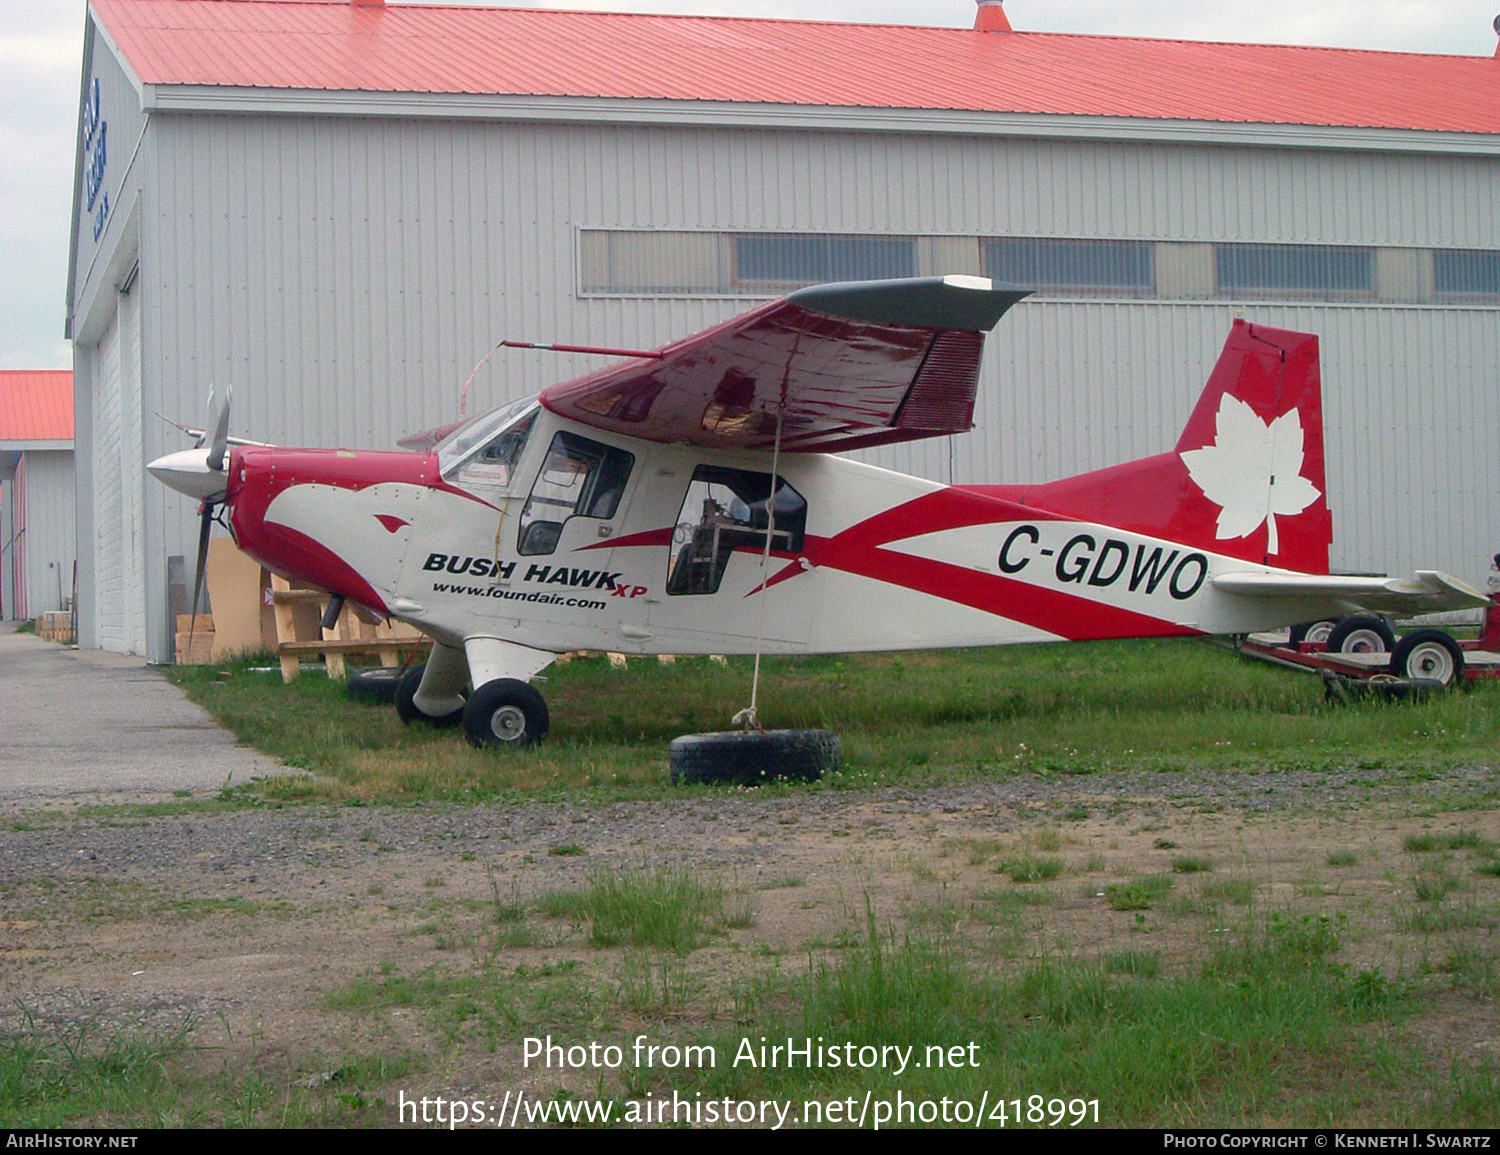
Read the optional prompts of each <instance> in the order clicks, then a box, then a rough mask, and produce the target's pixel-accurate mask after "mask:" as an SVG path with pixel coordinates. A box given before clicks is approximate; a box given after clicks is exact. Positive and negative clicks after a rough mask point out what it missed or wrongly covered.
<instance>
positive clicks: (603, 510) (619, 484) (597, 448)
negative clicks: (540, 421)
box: [516, 433, 635, 557]
mask: <svg viewBox="0 0 1500 1155" xmlns="http://www.w3.org/2000/svg"><path fill="white" fill-rule="evenodd" d="M634 465H635V457H634V456H633V455H632V454H629V453H626V452H625V451H624V450H623V449H615V448H614V447H613V446H609V445H601V444H600V443H599V442H597V441H590V440H589V439H588V438H587V437H579V436H578V435H577V434H576V433H558V434H556V435H554V436H553V438H552V444H551V445H550V446H549V447H548V448H547V460H546V461H545V462H543V464H542V471H541V473H539V474H538V475H537V479H536V484H535V485H533V486H532V487H531V496H530V497H528V498H527V499H526V505H525V507H524V508H523V509H522V510H521V529H520V540H519V542H518V543H517V546H516V552H518V553H520V554H522V555H523V556H528V557H534V556H536V555H538V554H549V553H551V552H552V551H553V550H555V549H556V548H557V542H558V539H559V538H560V537H561V536H562V530H563V525H564V523H565V522H567V520H568V519H569V518H570V517H594V518H599V519H600V520H608V519H609V518H611V517H614V515H615V511H616V510H618V509H619V508H620V498H621V497H622V496H624V493H625V483H626V482H627V481H629V480H630V470H631V469H632V467H634Z"/></svg>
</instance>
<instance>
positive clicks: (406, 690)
mask: <svg viewBox="0 0 1500 1155" xmlns="http://www.w3.org/2000/svg"><path fill="white" fill-rule="evenodd" d="M426 670H427V667H426V666H425V665H423V666H413V667H412V668H411V669H409V670H407V671H406V673H404V674H402V675H401V681H400V682H399V683H398V684H397V686H396V715H397V717H399V718H400V719H401V721H402V722H404V723H406V725H408V726H410V725H411V724H412V723H413V722H426V723H427V724H428V725H429V726H436V727H438V728H439V729H441V730H446V729H447V728H448V727H449V726H457V725H458V724H459V723H460V722H462V721H463V720H464V712H463V710H462V709H458V710H454V711H453V712H452V713H451V714H444V715H443V716H442V717H440V718H434V717H432V716H431V715H430V714H426V713H424V712H423V711H422V708H421V707H420V706H418V705H417V702H416V697H417V687H419V686H420V685H421V684H422V675H423V673H424V672H426Z"/></svg>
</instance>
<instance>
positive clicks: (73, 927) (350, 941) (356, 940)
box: [0, 768, 1500, 1088]
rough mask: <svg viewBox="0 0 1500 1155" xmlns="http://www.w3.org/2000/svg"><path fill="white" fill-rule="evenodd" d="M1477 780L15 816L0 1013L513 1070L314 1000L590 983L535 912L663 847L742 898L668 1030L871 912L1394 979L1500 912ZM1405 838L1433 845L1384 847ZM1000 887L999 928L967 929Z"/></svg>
mask: <svg viewBox="0 0 1500 1155" xmlns="http://www.w3.org/2000/svg"><path fill="white" fill-rule="evenodd" d="M1493 781H1494V772H1493V771H1491V770H1488V769H1483V768H1476V769H1473V770H1470V771H1463V772H1459V773H1456V774H1452V775H1448V776H1445V777H1444V778H1442V779H1441V780H1435V779H1429V780H1418V781H1413V780H1411V779H1410V778H1407V777H1401V776H1399V775H1397V774H1395V773H1393V772H1381V771H1372V772H1368V773H1364V774H1361V775H1358V776H1354V775H1349V776H1333V775H1326V774H1324V775H1311V774H1294V773H1285V774H1265V775H1230V774H1214V775H1212V776H1209V775H1204V776H1202V777H1194V776H1191V775H1186V774H1174V775H1156V776H1140V777H1131V778H1129V779H1126V778H1123V777H1122V778H1119V779H1108V778H1105V777H1103V776H1092V777H1088V778H1079V779H1067V778H1051V779H1043V778H1035V777H1017V778H1014V779H1011V780H1008V781H1005V782H996V783H979V784H972V785H965V786H960V787H946V788H941V789H931V790H899V791H897V790H879V791H860V792H855V791H850V792H840V791H802V792H790V793H786V794H782V795H773V794H758V793H757V792H755V791H741V792H728V793H724V794H722V795H705V794H695V795H693V796H691V797H685V798H684V799H682V800H670V801H655V802H616V803H611V804H604V805H601V806H597V807H591V806H586V805H578V804H526V805H521V806H511V807H491V806H474V807H458V806H410V807H359V806H327V805H304V806H287V807H283V808H276V809H273V808H259V809H251V810H236V811H228V812H223V813H214V814H211V813H187V814H167V815H163V816H154V817H147V816H142V815H141V812H140V811H138V810H130V809H125V810H121V811H119V812H108V811H105V812H100V813H96V814H93V815H91V816H81V815H80V814H79V813H78V812H77V810H76V806H75V805H74V804H55V805H52V806H50V807H48V808H45V809H44V808H41V807H40V804H38V803H35V802H33V803H29V804H20V803H13V804H10V805H8V806H7V807H6V808H5V809H4V811H0V975H3V976H4V979H3V981H4V988H5V991H6V993H7V998H6V999H5V1005H4V1006H3V1007H0V1029H3V1030H7V1031H16V1030H21V1029H32V1030H40V1031H66V1030H70V1029H76V1028H77V1027H78V1026H80V1025H84V1024H87V1025H89V1027H90V1029H92V1030H94V1031H95V1032H100V1031H105V1032H107V1031H111V1030H115V1029H124V1030H129V1031H146V1032H159V1033H164V1034H170V1033H172V1032H174V1031H176V1030H179V1029H181V1028H182V1027H184V1026H188V1025H192V1026H193V1027H194V1028H195V1030H194V1035H193V1038H194V1040H195V1041H196V1042H197V1044H198V1045H200V1046H202V1047H204V1048H206V1049H207V1050H210V1051H212V1053H213V1054H214V1055H215V1056H217V1057H218V1058H219V1059H221V1060H224V1061H228V1062H235V1063H238V1062H267V1061H269V1060H270V1059H272V1058H277V1059H278V1060H279V1061H280V1063H281V1065H282V1066H284V1067H285V1068H286V1069H287V1070H289V1071H299V1070H303V1071H305V1070H308V1069H316V1067H317V1065H318V1064H319V1063H323V1062H333V1063H336V1062H338V1061H339V1056H341V1055H345V1054H351V1053H359V1052H361V1051H367V1050H368V1049H369V1048H370V1047H371V1046H372V1045H374V1043H375V1042H378V1043H379V1045H380V1046H381V1047H382V1048H384V1049H386V1050H389V1049H391V1048H392V1047H393V1046H396V1047H409V1048H412V1049H415V1050H417V1051H419V1052H421V1053H423V1054H425V1055H428V1056H431V1057H432V1062H433V1064H434V1066H432V1067H430V1068H429V1070H428V1073H427V1074H426V1075H425V1076H424V1079H425V1080H426V1081H428V1082H430V1081H432V1080H433V1079H437V1080H438V1081H439V1083H441V1084H442V1085H444V1086H447V1087H449V1088H460V1087H463V1086H485V1085H492V1084H495V1083H497V1082H500V1081H508V1082H514V1080H515V1077H516V1074H517V1069H518V1067H519V1061H518V1059H519V1046H520V1033H521V1032H520V1031H518V1032H517V1035H516V1038H515V1039H514V1040H509V1041H505V1042H502V1044H501V1045H499V1046H498V1047H497V1048H496V1049H494V1050H493V1051H490V1050H489V1049H488V1048H482V1047H457V1048H453V1047H445V1045H444V1044H443V1043H442V1042H441V1041H440V1040H439V1039H438V1038H437V1037H436V1036H435V1034H434V1033H433V1030H432V1028H431V1026H430V1021H429V1019H428V1018H427V1017H424V1015H423V1014H422V1013H421V1012H420V1011H419V1010H417V1009H411V1008H399V1007H398V1008H394V1009H384V1010H382V1011H381V1012H379V1013H375V1014H372V1013H370V1012H369V1011H368V1010H363V1009H359V1008H355V1007H350V1006H347V1005H338V1004H337V1002H336V1001H330V994H331V993H334V992H338V991H341V990H347V989H349V986H350V984H351V983H354V982H356V981H357V980H359V979H360V978H361V977H365V978H368V977H370V976H377V975H390V974H397V975H420V974H423V973H425V972H429V971H432V970H436V971H439V972H442V973H462V972H477V971H479V970H483V969H484V968H486V967H489V968H496V969H497V970H498V971H499V972H503V973H512V972H515V971H516V969H517V968H524V967H544V966H551V967H556V966H558V965H559V964H560V963H563V962H567V963H569V964H570V965H573V966H576V968H577V973H578V974H579V975H580V976H582V977H583V978H584V980H585V981H590V982H596V983H597V984H598V985H599V986H600V987H601V988H602V989H609V988H610V987H611V985H612V984H614V983H617V982H618V975H619V969H618V968H619V966H620V965H621V957H622V956H621V953H620V951H619V950H617V949H601V948H597V947H593V946H590V945H589V942H588V936H587V932H586V927H580V926H576V925H572V924H570V923H569V922H568V921H567V920H566V919H558V918H550V919H549V918H547V917H545V916H543V915H542V914H541V913H539V912H538V911H537V909H536V906H535V903H536V900H537V899H538V897H539V896H542V895H545V894H548V893H551V892H558V891H570V890H578V889H581V888H583V887H585V886H586V885H587V883H588V881H589V879H590V878H591V877H597V876H598V874H599V872H601V871H609V872H616V871H623V872H630V871H645V872H650V871H652V870H654V869H656V868H658V867H661V866H676V865H683V866H686V867H688V868H689V869H690V870H691V871H692V872H693V874H694V876H695V877H699V878H706V879H707V878H711V879H714V880H717V881H719V882H720V883H721V884H722V885H723V887H724V888H725V890H726V893H727V895H728V896H729V902H730V904H731V905H734V906H738V907H739V908H741V909H745V910H747V912H748V915H749V917H748V918H744V919H741V920H739V921H741V922H746V923H748V925H739V926H734V927H732V928H731V929H728V930H727V931H725V932H724V933H723V934H721V935H719V936H718V937H715V938H713V939H712V940H711V941H710V942H709V943H708V945H706V946H703V947H701V948H700V949H698V950H696V951H694V952H692V953H691V955H690V956H689V957H688V958H687V959H686V960H685V961H684V964H683V965H684V967H685V968H687V971H688V972H689V973H691V974H693V975H697V976H715V977H716V978H717V979H718V980H719V981H718V982H717V984H716V983H715V982H712V981H708V980H707V979H705V981H704V982H703V984H702V992H703V993H702V996H701V997H700V998H697V999H690V1000H689V1001H688V1003H687V1004H686V1005H684V1006H683V1007H681V1008H680V1009H679V1011H678V1012H677V1017H678V1018H680V1019H681V1020H682V1021H685V1022H686V1021H693V1020H695V1019H696V1020H702V1019H703V1018H704V1017H710V1016H719V1015H723V1014H725V1013H727V1012H726V1005H727V995H726V994H725V989H726V986H727V984H728V982H729V981H730V980H731V979H732V978H734V977H735V976H743V975H746V974H749V973H753V972H754V971H755V970H756V968H758V967H764V966H768V965H774V966H780V967H795V966H805V965H807V961H808V960H809V959H811V958H813V957H814V956H819V955H825V954H826V953H828V952H832V951H836V950H837V949H838V947H839V944H840V942H841V941H848V940H849V938H850V936H856V935H858V934H860V933H862V932H863V929H864V927H865V926H866V920H867V912H869V911H873V912H874V915H875V917H876V919H877V920H878V921H879V923H880V925H881V926H883V927H889V928H893V929H895V930H896V931H897V932H898V933H900V932H904V931H906V930H911V931H914V932H917V933H932V934H938V933H942V934H959V935H966V936H969V937H970V938H973V939H975V940H976V941H977V940H978V939H980V938H982V939H983V940H984V941H985V942H986V943H987V944H989V949H988V954H989V956H990V957H993V958H994V959H996V964H995V965H1008V964H1009V963H1011V962H1013V963H1014V964H1015V965H1021V964H1023V963H1025V962H1026V961H1027V960H1035V959H1036V958H1039V957H1048V956H1058V957H1061V956H1068V957H1074V958H1095V957H1101V956H1105V955H1107V954H1109V953H1111V952H1123V951H1148V952H1151V953H1154V954H1156V955H1159V956H1160V959H1161V962H1162V967H1163V973H1167V974H1170V973H1173V971H1174V968H1186V967H1189V966H1192V965H1196V964H1197V963H1199V962H1201V961H1202V960H1203V959H1204V958H1206V957H1208V955H1209V953H1210V952H1211V951H1212V950H1213V948H1214V946H1215V945H1216V944H1218V943H1221V942H1228V941H1232V940H1233V939H1235V938H1236V936H1243V935H1244V934H1247V933H1251V928H1252V927H1253V926H1254V925H1260V926H1264V924H1265V920H1266V919H1267V918H1269V917H1271V916H1273V915H1275V916H1277V917H1285V918H1300V917H1302V916H1304V915H1305V916H1309V917H1313V918H1320V917H1324V916H1326V917H1327V918H1328V919H1329V920H1331V922H1330V925H1333V926H1335V927H1336V928H1337V929H1338V931H1339V933H1340V951H1339V954H1338V956H1337V958H1338V961H1339V962H1340V963H1347V964H1349V965H1351V966H1352V967H1354V968H1355V969H1356V970H1358V969H1370V968H1374V967H1380V968H1381V972H1382V973H1383V974H1384V975H1387V976H1397V975H1413V974H1416V973H1418V972H1419V971H1422V970H1423V969H1424V968H1427V969H1429V970H1430V969H1431V968H1432V967H1435V966H1442V965H1443V964H1444V960H1446V959H1448V958H1450V957H1451V956H1452V955H1453V954H1454V952H1455V951H1459V952H1460V953H1461V950H1462V947H1463V943H1465V942H1469V941H1471V940H1472V937H1473V936H1474V935H1476V934H1477V935H1480V936H1482V937H1483V938H1484V939H1485V940H1488V938H1489V936H1490V935H1491V934H1492V933H1493V931H1492V929H1490V928H1491V927H1492V926H1493V924H1494V921H1495V920H1494V919H1492V918H1488V915H1486V916H1485V917H1483V918H1479V919H1477V920H1472V919H1471V920H1469V921H1470V923H1471V925H1470V927H1469V928H1468V929H1465V930H1463V931H1462V932H1458V931H1455V932H1452V933H1451V934H1450V933H1449V932H1434V931H1432V930H1431V929H1428V930H1426V931H1420V930H1417V929H1413V926H1414V924H1413V920H1412V914H1413V912H1419V911H1422V910H1427V911H1433V910H1437V909H1440V908H1443V909H1468V910H1471V911H1480V912H1486V911H1490V912H1493V911H1496V910H1500V907H1497V902H1500V878H1497V877H1495V876H1494V875H1492V874H1487V873H1481V872H1479V871H1478V870H1477V869H1476V868H1477V867H1478V866H1481V865H1483V862H1482V861H1481V860H1480V856H1482V855H1483V854H1486V853H1493V852H1492V851H1483V850H1475V849H1473V847H1477V846H1479V845H1480V843H1482V842H1485V841H1487V842H1488V843H1489V844H1490V845H1491V846H1493V845H1494V844H1495V843H1500V814H1497V812H1496V811H1494V810H1492V809H1488V808H1486V807H1487V806H1488V803H1487V802H1485V801H1484V799H1487V798H1488V797H1489V796H1490V791H1491V790H1492V786H1493ZM178 801H180V799H179V800H178ZM1421 835H1432V836H1436V842H1435V845H1436V846H1437V849H1434V850H1421V849H1414V848H1413V844H1412V843H1411V842H1410V840H1411V839H1412V838H1413V837H1416V836H1421ZM1444 839H1447V840H1449V842H1444V841H1443V840H1444ZM1449 843H1453V845H1450V844H1449ZM1046 860H1051V861H1054V862H1057V863H1058V864H1059V865H1060V869H1058V872H1057V873H1056V874H1055V876H1053V877H1050V878H1041V879H1039V880H1037V881H1024V880H1023V881H1014V880H1013V878H1014V875H1015V874H1016V872H1017V871H1018V870H1019V871H1020V872H1021V875H1022V878H1023V879H1024V877H1025V869H1026V868H1025V864H1026V863H1028V862H1032V863H1035V862H1044V861H1046ZM1018 864H1019V866H1018ZM1039 869H1040V872H1041V873H1045V872H1046V869H1054V868H1046V869H1041V868H1039ZM1153 879H1154V880H1156V881H1155V882H1152V881H1151V880H1153ZM1424 880H1427V884H1426V886H1425V888H1424V886H1423V881H1424ZM1440 881H1441V885H1439V882H1440ZM1131 884H1135V885H1137V886H1146V888H1147V889H1148V890H1150V893H1151V895H1152V897H1151V899H1150V903H1149V905H1148V906H1145V907H1137V908H1135V909H1117V906H1119V905H1122V904H1121V903H1119V901H1118V895H1119V891H1118V890H1112V889H1111V888H1118V887H1122V886H1130V885H1131ZM1151 887H1154V888H1155V889H1154V890H1151V889H1150V888H1151ZM1017 894H1020V895H1023V896H1025V897H1024V898H1023V899H1019V900H1017V901H1016V902H1015V903H1012V904H1011V905H1008V906H1004V909H1006V910H1008V911H1012V912H1013V913H1012V914H1011V915H1007V917H1005V918H998V919H997V918H995V917H993V916H992V912H993V911H994V910H995V909H999V908H997V907H996V906H995V905H994V904H995V903H996V902H1000V903H1002V905H1004V901H1005V899H1006V896H1007V895H1009V896H1012V897H1014V896H1015V895H1017ZM987 904H988V905H987ZM501 905H504V906H508V907H511V908H515V907H520V908H523V909H524V910H525V911H526V912H527V913H526V914H525V922H526V924H527V925H528V926H530V927H532V928H534V929H533V933H532V934H531V935H530V937H529V938H528V939H527V941H526V942H525V943H524V944H523V945H519V946H513V947H512V946H501V947H499V948H495V949H491V948H490V947H487V946H486V945H485V944H486V943H490V942H491V941H492V938H493V929H494V924H495V918H496V916H495V912H496V910H497V909H498V907H499V906H501ZM987 911H988V912H991V914H988V915H987V914H986V913H985V912H987ZM1486 919H1488V923H1486ZM1475 926H1477V927H1478V928H1479V929H1477V930H1476V929H1474V927H1475ZM1462 936H1469V937H1468V938H1463V941H1462V942H1461V941H1460V939H1461V938H1462ZM1484 949H1485V950H1486V951H1488V952H1489V953H1490V957H1493V947H1492V944H1491V943H1489V942H1488V941H1486V942H1485V945H1484ZM768 960H770V961H768ZM541 1025H542V1026H543V1027H545V1024H541ZM537 1026H538V1024H531V1025H530V1026H529V1027H527V1028H526V1030H527V1032H528V1033H529V1032H532V1031H535V1030H536V1028H537ZM1496 1027H1497V1022H1496V1011H1495V1006H1494V1002H1493V1000H1492V999H1484V1000H1480V1001H1476V1000H1474V999H1472V998H1468V999H1462V1000H1459V999H1457V998H1456V997H1455V999H1454V1001H1453V1002H1452V1004H1451V1006H1450V1005H1449V1004H1447V1003H1445V1002H1443V1001H1442V1000H1440V1001H1439V1004H1438V1006H1437V1009H1436V1013H1434V1014H1431V1015H1428V1016H1426V1017H1425V1018H1424V1019H1423V1020H1422V1022H1421V1024H1420V1025H1419V1026H1418V1027H1417V1028H1416V1029H1417V1030H1419V1031H1420V1032H1422V1033H1424V1034H1426V1035H1427V1037H1429V1038H1430V1040H1431V1041H1432V1043H1433V1045H1434V1048H1435V1053H1437V1052H1441V1053H1444V1054H1449V1055H1456V1056H1472V1057H1479V1056H1481V1055H1490V1054H1493V1053H1494V1050H1495V1048H1496V1046H1497V1038H1500V1035H1497V1031H1496Z"/></svg>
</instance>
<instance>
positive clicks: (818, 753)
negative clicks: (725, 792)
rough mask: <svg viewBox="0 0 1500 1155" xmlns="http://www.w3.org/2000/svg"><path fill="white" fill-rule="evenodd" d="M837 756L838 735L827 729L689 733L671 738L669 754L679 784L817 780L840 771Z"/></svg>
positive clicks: (673, 776) (838, 748)
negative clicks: (825, 773) (749, 732)
mask: <svg viewBox="0 0 1500 1155" xmlns="http://www.w3.org/2000/svg"><path fill="white" fill-rule="evenodd" d="M839 754H840V747H839V736H838V735H837V734H835V733H833V732H832V731H829V730H766V731H764V732H762V733H759V734H753V733H751V734H746V733H741V732H739V731H724V732H721V733H717V734H687V735H685V736H683V737H681V738H674V739H673V740H672V745H671V746H670V747H669V753H668V758H669V761H670V764H671V768H672V782H673V784H674V785H677V786H682V785H691V784H693V783H699V782H722V783H726V784H729V785H734V786H758V785H760V784H761V783H762V782H773V781H776V780H777V779H793V780H795V781H799V782H815V781H817V780H818V779H819V778H821V777H822V776H823V774H824V772H825V771H827V772H833V771H836V770H838V768H839Z"/></svg>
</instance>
